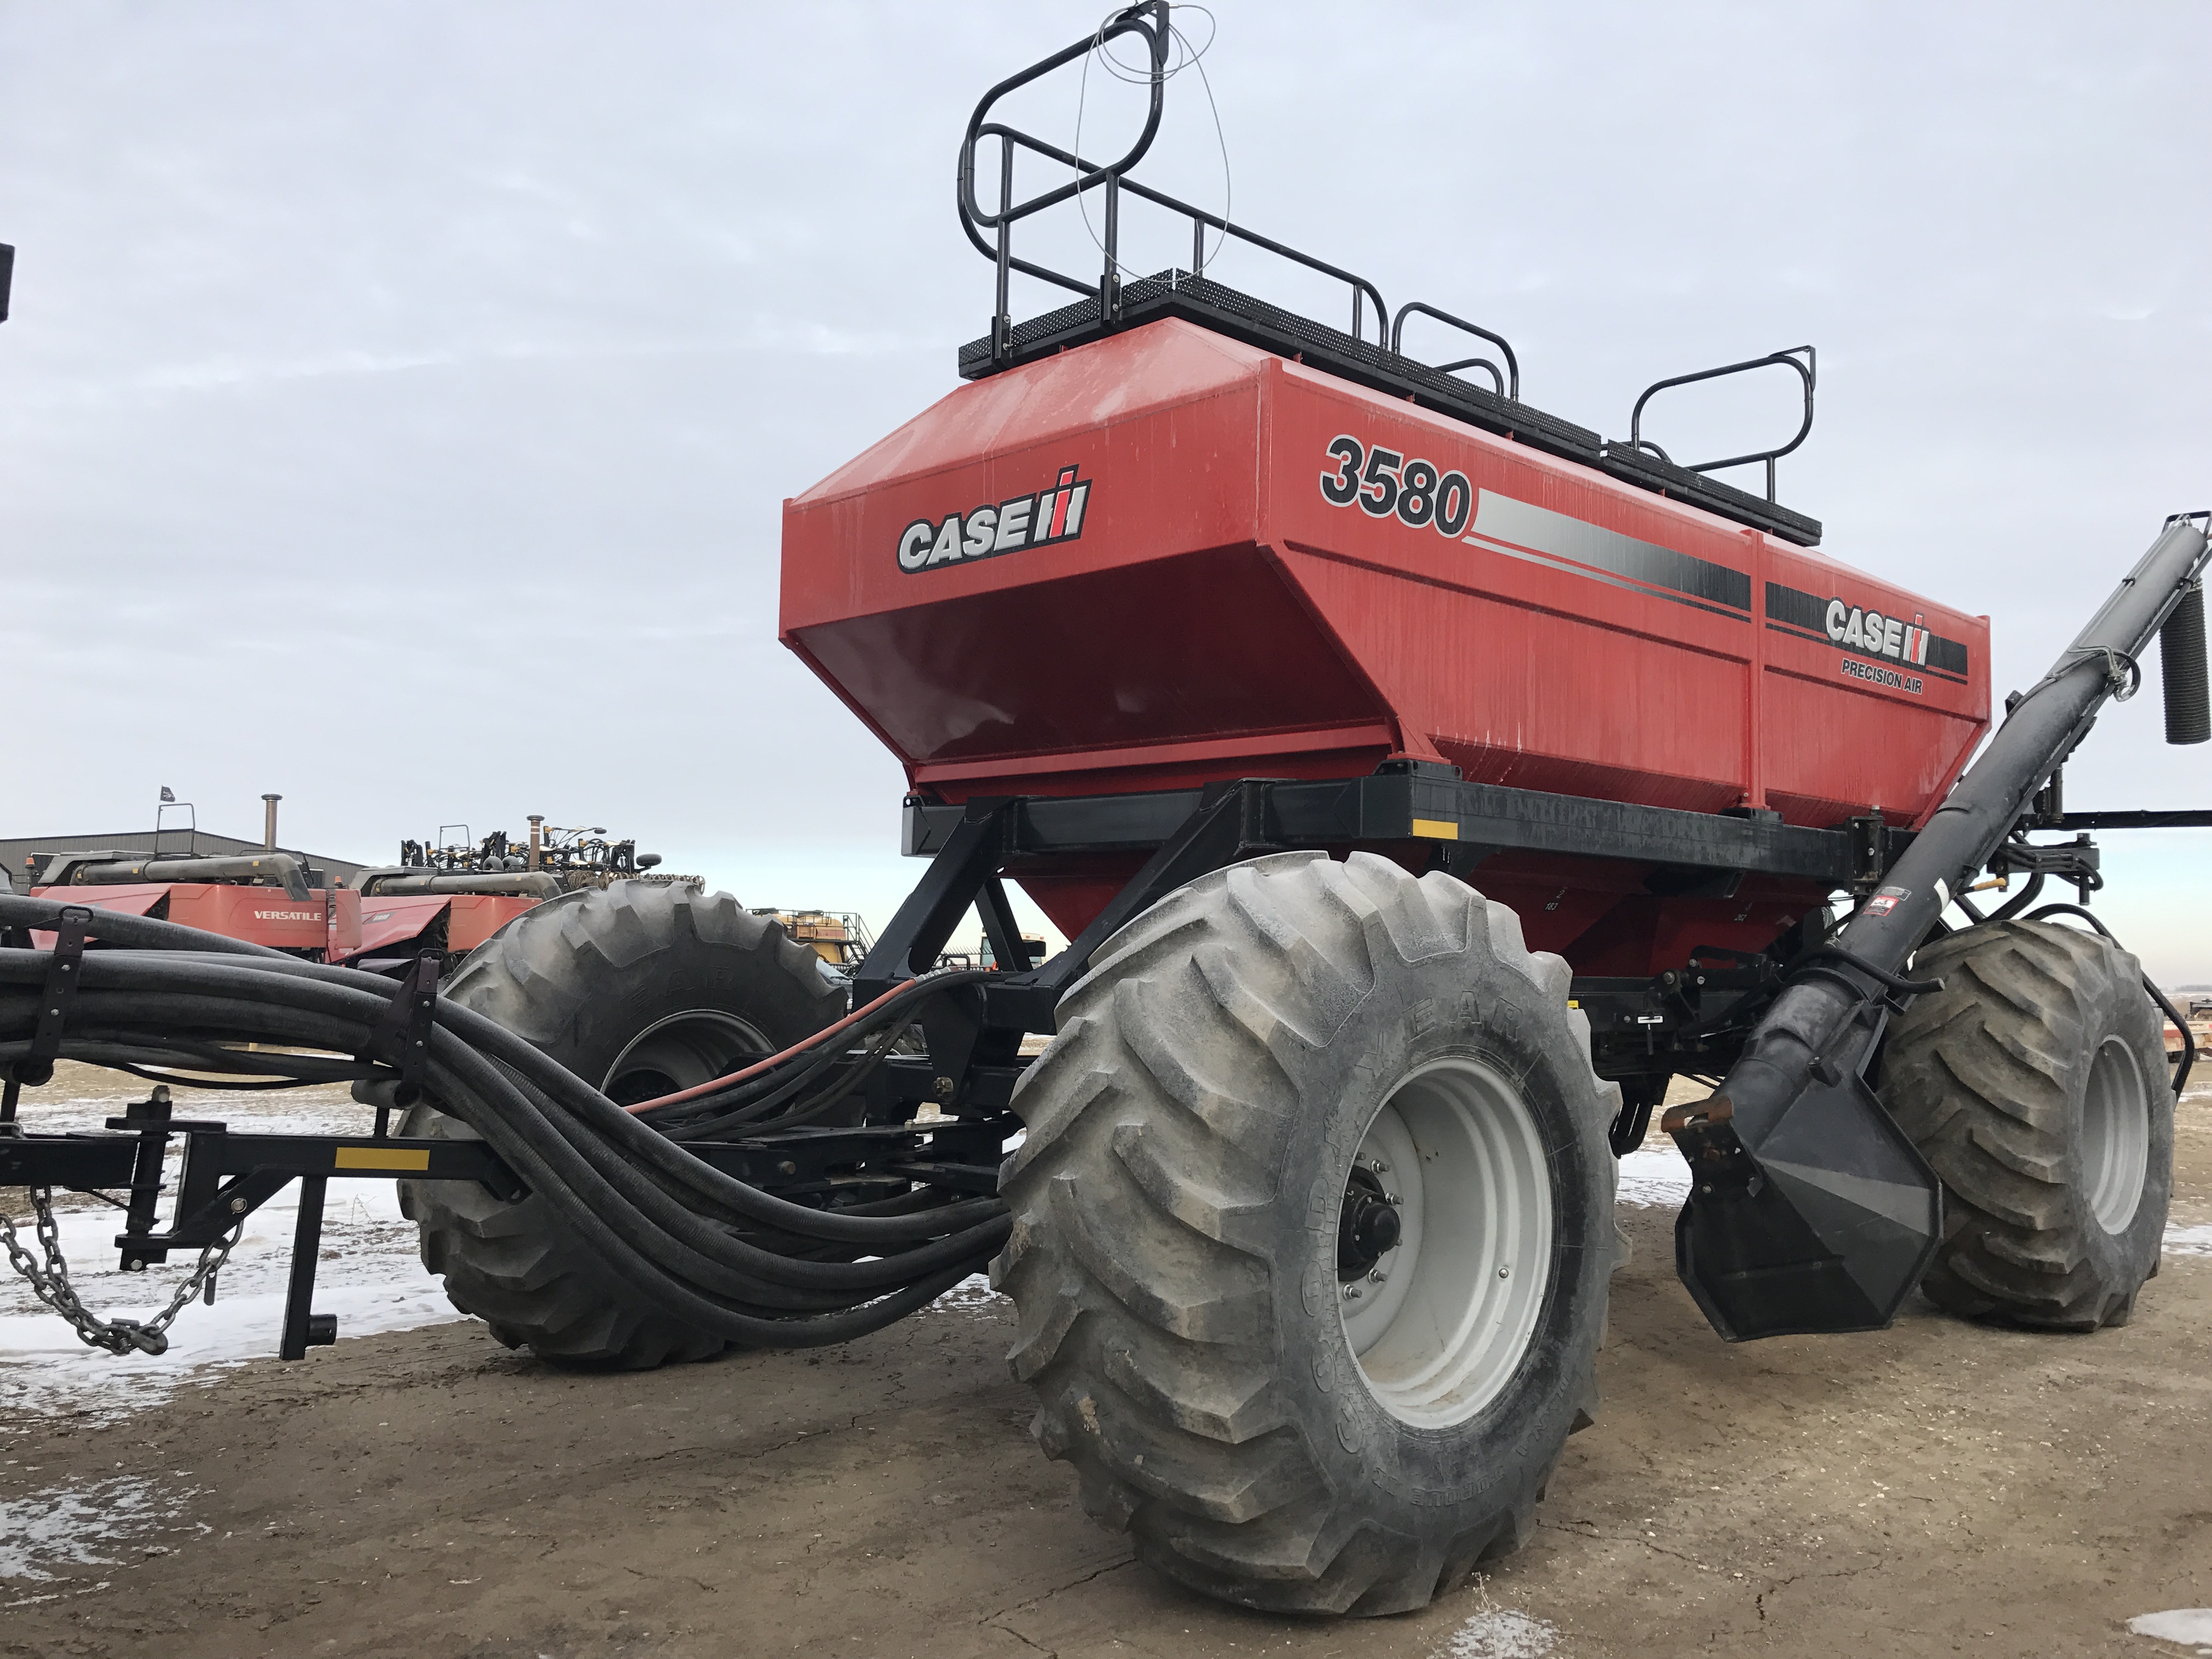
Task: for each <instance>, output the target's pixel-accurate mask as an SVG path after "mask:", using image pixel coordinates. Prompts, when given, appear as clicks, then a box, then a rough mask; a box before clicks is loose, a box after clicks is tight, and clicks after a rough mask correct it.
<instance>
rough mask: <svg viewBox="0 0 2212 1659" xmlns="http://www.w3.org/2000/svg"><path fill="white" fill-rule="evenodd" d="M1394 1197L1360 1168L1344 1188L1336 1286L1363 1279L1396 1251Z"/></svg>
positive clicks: (1398, 1228) (1400, 1229) (1400, 1231)
mask: <svg viewBox="0 0 2212 1659" xmlns="http://www.w3.org/2000/svg"><path fill="white" fill-rule="evenodd" d="M1396 1199H1397V1194H1395V1193H1392V1192H1389V1191H1386V1190H1385V1189H1384V1188H1383V1179H1382V1177H1381V1176H1378V1175H1376V1173H1375V1171H1374V1170H1370V1169H1369V1168H1367V1167H1366V1166H1364V1165H1361V1166H1360V1167H1358V1168H1356V1169H1354V1170H1352V1179H1351V1180H1349V1181H1347V1182H1345V1186H1344V1210H1343V1213H1342V1214H1341V1215H1340V1217H1339V1218H1338V1219H1337V1225H1336V1277H1337V1279H1338V1281H1339V1282H1340V1283H1346V1284H1348V1283H1350V1282H1351V1281H1352V1280H1353V1279H1364V1278H1365V1277H1366V1276H1367V1275H1368V1274H1369V1273H1372V1272H1373V1271H1374V1270H1375V1265H1376V1263H1377V1262H1379V1261H1382V1260H1383V1257H1384V1256H1386V1255H1389V1253H1390V1252H1391V1251H1392V1250H1394V1249H1397V1247H1398V1241H1399V1239H1400V1238H1401V1237H1403V1236H1404V1233H1405V1223H1404V1222H1403V1221H1402V1220H1401V1219H1400V1218H1399V1215H1398V1208H1397V1204H1396Z"/></svg>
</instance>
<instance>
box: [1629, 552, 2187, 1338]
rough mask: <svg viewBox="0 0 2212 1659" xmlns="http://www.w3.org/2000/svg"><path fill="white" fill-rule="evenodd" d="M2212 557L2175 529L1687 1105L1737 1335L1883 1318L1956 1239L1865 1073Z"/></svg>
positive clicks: (1692, 1149) (1693, 1259)
mask: <svg viewBox="0 0 2212 1659" xmlns="http://www.w3.org/2000/svg"><path fill="white" fill-rule="evenodd" d="M2208 553H2212V543H2208V542H2207V540H2206V538H2205V534H2204V531H2203V528H2202V527H2200V526H2199V525H2197V523H2195V522H2193V521H2192V520H2191V519H2188V518H2176V519H2173V520H2169V521H2168V522H2167V524H2166V528H2165V530H2164V531H2163V532H2161V533H2160V536H2159V538H2158V539H2157V540H2156V541H2154V543H2153V544H2151V547H2150V550H2149V551H2148V552H2147V553H2145V554H2144V555H2143V556H2142V560H2141V561H2140V562H2138V563H2137V564H2136V567H2135V568H2134V569H2133V570H2132V571H2130V573H2129V574H2128V575H2127V577H2126V578H2125V580H2123V581H2122V582H2121V583H2120V585H2119V586H2118V588H2117V589H2115V590H2114V591H2113V592H2112V596H2111V598H2109V599H2106V601H2105V603H2104V605H2103V606H2102V607H2101V608H2100V610H2099V611H2097V614H2096V615H2095V616H2094V617H2093V618H2092V619H2091V620H2090V622H2089V623H2088V625H2087V627H2086V628H2084V629H2082V630H2081V634H2080V635H2078V636H2077V637H2076V638H2075V641H2074V642H2073V644H2071V645H2070V646H2069V647H2067V649H2066V650H2065V652H2064V653H2062V654H2061V655H2060V657H2059V659H2058V660H2057V662H2056V663H2055V664H2054V665H2052V667H2051V671H2050V672H2049V673H2048V674H2046V675H2045V676H2044V678H2042V679H2041V680H2040V681H2039V682H2038V683H2037V684H2036V685H2035V686H2034V687H2033V689H2032V690H2029V691H2028V692H2027V695H2026V696H2023V697H2021V698H2020V699H2018V700H2017V701H2016V702H2014V704H2013V705H2012V708H2011V710H2010V712H2009V714H2008V715H2007V716H2006V718H2005V720H2004V721H2003V723H2002V725H2001V726H1999V727H1998V728H1997V731H1996V734H1995V735H1994V736H1993V737H1991V738H1990V742H1989V745H1988V747H1987V748H1986V749H1985V750H1984V751H1983V753H1982V755H1981V757H1980V758H1979V759H1978V760H1977V761H1976V762H1975V763H1973V765H1972V767H1971V768H1969V769H1968V770H1967V771H1966V775H1964V776H1963V777H1961V778H1960V780H1959V782H1958V784H1957V786H1956V787H1954V789H1953V790H1952V792H1951V794H1950V797H1949V799H1948V800H1946V801H1945V803H1944V804H1943V805H1942V806H1941V807H1939V808H1938V809H1937V810H1936V812H1935V813H1934V815H1933V816H1932V817H1930V818H1929V822H1928V824H1927V827H1926V828H1925V829H1923V830H1921V832H1920V833H1919V835H1918V836H1917V838H1916V839H1915V840H1914V841H1913V842H1912V844H1911V847H1910V848H1907V849H1906V850H1905V853H1904V854H1902V855H1901V856H1900V857H1899V859H1898V860H1897V862H1896V863H1895V864H1894V865H1893V866H1890V868H1889V870H1888V871H1887V872H1886V874H1885V876H1884V878H1883V882H1882V885H1881V889H1880V890H1879V891H1878V892H1877V893H1876V894H1875V896H1873V897H1872V898H1871V899H1869V901H1868V902H1866V903H1865V904H1864V905H1863V906H1862V907H1861V908H1860V910H1859V912H1858V914H1857V916H1856V917H1854V918H1853V919H1852V921H1851V922H1850V925H1849V926H1848V927H1845V928H1844V930H1843V932H1842V933H1841V934H1840V935H1839V936H1838V939H1836V941H1835V944H1834V945H1833V946H1832V947H1830V948H1829V950H1828V951H1826V953H1820V952H1815V953H1814V955H1813V956H1812V957H1808V959H1807V965H1806V966H1805V967H1804V968H1802V969H1801V970H1800V972H1799V975H1798V976H1797V977H1796V980H1795V981H1794V982H1793V983H1791V984H1790V986H1789V987H1787V988H1786V989H1784V991H1783V992H1782V994H1780V995H1779V996H1778V997H1777V998H1776V999H1775V1001H1774V1005H1773V1006H1772V1007H1771V1008H1770V1009H1769V1010H1768V1011H1767V1012H1766V1015H1765V1018H1763V1019H1761V1020H1760V1021H1759V1024H1758V1026H1757V1027H1756V1028H1755V1029H1754V1030H1753V1033H1752V1036H1751V1037H1750V1039H1749V1040H1748V1041H1747V1042H1746V1043H1745V1045H1744V1048H1743V1051H1742V1054H1741V1056H1740V1057H1739V1058H1738V1060H1736V1063H1735V1066H1733V1067H1731V1068H1730V1069H1729V1073H1728V1074H1727V1076H1726V1077H1724V1078H1723V1079H1722V1081H1721V1085H1720V1086H1719V1088H1718V1089H1717V1090H1716V1091H1714V1093H1713V1095H1712V1096H1711V1098H1710V1099H1708V1100H1705V1101H1702V1102H1699V1103H1696V1104H1694V1105H1689V1106H1682V1107H1677V1108H1676V1109H1674V1110H1673V1111H1670V1112H1669V1113H1668V1115H1667V1116H1666V1119H1665V1120H1664V1121H1663V1123H1662V1127H1664V1128H1665V1129H1666V1130H1667V1131H1668V1133H1671V1134H1672V1135H1673V1136H1674V1141H1675V1144H1676V1145H1677V1146H1680V1148H1681V1151H1682V1153H1683V1156H1684V1157H1685V1158H1687V1159H1688V1160H1689V1162H1690V1167H1691V1170H1692V1176H1693V1180H1692V1190H1691V1193H1690V1196H1689V1199H1688V1200H1687V1201H1686V1203H1685V1204H1684V1206H1683V1207H1682V1212H1681V1214H1680V1217H1679V1218H1677V1220H1676V1223H1675V1233H1674V1239H1675V1265H1676V1267H1677V1270H1678V1271H1679V1272H1680V1275H1681V1279H1682V1282H1683V1284H1684V1285H1686V1286H1687V1287H1688V1289H1689V1291H1690V1293H1691V1295H1692V1297H1695V1298H1696V1299H1697V1302H1698V1305H1699V1307H1700V1308H1702V1309H1703V1310H1705V1316H1706V1318H1707V1319H1709V1320H1710V1321H1711V1322H1712V1325H1713V1328H1714V1329H1716V1330H1717V1331H1718V1332H1719V1333H1720V1334H1721V1335H1723V1337H1726V1338H1727V1339H1729V1340H1731V1341H1740V1340H1746V1339H1747V1338H1752V1337H1759V1336H1778V1335H1783V1334H1790V1333H1793V1332H1801V1331H1847V1330H1866V1329H1874V1328H1879V1327H1881V1326H1882V1325H1886V1324H1887V1323H1888V1322H1889V1321H1890V1319H1891V1318H1892V1317H1893V1316H1894V1315H1895V1313H1896V1311H1897V1309H1898V1307H1899V1304H1901V1303H1902V1302H1903V1300H1904V1298H1905V1296H1906V1295H1907V1294H1908V1293H1909V1292H1910V1291H1911V1290H1912V1288H1913V1286H1914V1285H1916V1284H1917V1283H1918V1281H1919V1278H1920V1274H1921V1273H1922V1272H1923V1270H1924V1269H1925V1267H1927V1264H1928V1261H1929V1257H1930V1255H1932V1254H1933V1251H1934V1249H1935V1247H1936V1241H1937V1239H1938V1238H1939V1237H1940V1236H1941V1231H1942V1210H1941V1198H1940V1191H1939V1188H1938V1184H1937V1182H1936V1176H1935V1175H1934V1173H1933V1172H1932V1171H1930V1170H1929V1169H1928V1167H1927V1165H1926V1164H1925V1162H1924V1161H1923V1159H1922V1158H1920V1156H1919V1153H1918V1152H1917V1150H1915V1148H1914V1147H1913V1146H1912V1145H1911V1142H1910V1141H1908V1140H1907V1139H1905V1136H1904V1135H1903V1134H1902V1133H1900V1132H1899V1129H1898V1128H1897V1126H1896V1125H1895V1124H1894V1123H1893V1121H1891V1120H1890V1118H1889V1115H1888V1114H1887V1112H1886V1111H1885V1110H1884V1109H1882V1107H1881V1103H1880V1101H1879V1100H1878V1099H1877V1098H1876V1097H1875V1093H1874V1091H1872V1089H1870V1088H1869V1086H1868V1085H1867V1083H1866V1082H1865V1080H1864V1079H1863V1078H1862V1077H1861V1076H1860V1071H1861V1068H1862V1066H1863V1062H1864V1060H1865V1059H1866V1057H1867V1055H1868V1054H1869V1052H1870V1051H1871V1049H1872V1048H1873V1045H1874V1041H1875V1038H1876V1037H1877V1036H1879V1034H1880V1031H1881V1022H1882V1021H1883V1020H1884V1019H1885V1018H1887V1012H1888V1009H1889V1007H1890V1006H1893V1005H1892V1003H1891V1001H1890V1000H1889V999H1893V998H1899V997H1909V996H1910V995H1911V994H1912V993H1911V989H1910V988H1909V987H1910V984H1911V982H1910V981H1901V980H1899V978H1898V977H1897V975H1898V972H1899V969H1900V968H1901V967H1902V965H1903V964H1904V963H1905V960H1906V958H1907V957H1909V956H1910V955H1911V952H1912V951H1913V950H1914V949H1915V948H1916V947H1917V945H1919V944H1920V943H1921V942H1922V941H1923V939H1926V938H1927V936H1928V933H1929V929H1930V928H1931V927H1933V926H1934V925H1935V923H1936V920H1937V918H1938V917H1939V916H1940V915H1941V914H1942V911H1943V909H1944V908H1946V907H1947V906H1948V904H1949V903H1950V902H1951V899H1952V896H1954V894H1956V893H1958V892H1959V891H1960V890H1962V889H1964V888H1965V887H1966V886H1967V885H1968V884H1971V883H1972V880H1973V879H1974V878H1975V876H1976V874H1977V873H1978V872H1979V871H1980V870H1981V869H1982V867H1983V866H1984V865H1985V864H1986V863H1987V862H1988V860H1989V859H1990V855H1991V854H1994V853H1995V852H1996V849H1997V848H1998V847H1999V846H2000V845H2001V844H2002V842H2004V840H2005V838H2006V837H2007V836H2008V835H2009V834H2010V833H2011V832H2012V829H2013V827H2014V825H2015V823H2018V822H2019V820H2020V817H2021V814H2022V813H2023V812H2025V811H2027V808H2028V805H2029V802H2030V800H2031V799H2032V798H2033V795H2034V793H2035V792H2036V791H2037V790H2038V789H2039V788H2040V787H2042V786H2043V785H2044V783H2045V782H2046V781H2048V780H2049V778H2050V776H2051V773H2052V772H2053V771H2054V770H2056V769H2057V767H2058V766H2059V765H2060V764H2061V763H2063V762H2064V760H2065V759H2066V757H2068V756H2069V754H2071V753H2072V752H2073V750H2075V747H2076V746H2077V745H2078V744H2080V743H2081V740H2082V739H2083V738H2085V737H2087V735H2088V732H2089V728H2090V727H2091V726H2093V724H2094V723H2095V721H2096V718H2097V714H2098V712H2099V711H2100V709H2101V708H2103V707H2104V705H2105V702H2106V700H2107V699H2109V698H2111V697H2112V696H2113V695H2114V694H2115V693H2116V692H2120V691H2122V690H2124V689H2126V688H2130V684H2131V682H2132V681H2133V680H2134V678H2136V676H2137V674H2138V673H2139V671H2138V669H2137V668H2136V659H2137V658H2138V656H2139V655H2140V653H2142V650H2143V649H2144V647H2146V646H2148V644H2149V642H2150V641H2151V639H2152V638H2153V636H2154V635H2156V634H2157V632H2158V630H2159V629H2160V626H2161V625H2162V624H2163V623H2165V621H2166V617H2168V616H2169V615H2170V614H2171V613H2172V611H2173V608H2174V607H2175V605H2178V604H2179V603H2180V601H2181V599H2182V595H2183V593H2184V592H2185V589H2186V588H2187V587H2188V586H2189V585H2190V584H2191V582H2193V581H2195V580H2197V578H2198V576H2199V575H2200V574H2202V572H2203V568H2204V566H2205V563H2206V561H2207V556H2208Z"/></svg>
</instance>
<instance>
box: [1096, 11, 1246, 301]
mask: <svg viewBox="0 0 2212 1659" xmlns="http://www.w3.org/2000/svg"><path fill="white" fill-rule="evenodd" d="M1123 11H1124V8H1122V7H1120V6H1116V7H1115V8H1114V9H1113V10H1111V11H1109V12H1108V13H1107V14H1106V15H1105V16H1103V18H1101V19H1100V20H1099V22H1098V27H1097V31H1096V32H1095V33H1093V34H1092V36H1091V50H1090V51H1089V52H1085V54H1084V55H1083V74H1082V78H1081V80H1080V82H1079V83H1078V85H1077V88H1076V94H1075V142H1074V143H1073V144H1072V145H1071V146H1070V147H1069V148H1070V149H1072V150H1073V153H1074V154H1075V155H1078V156H1080V155H1082V154H1083V116H1084V111H1085V106H1086V105H1087V104H1088V103H1089V101H1090V94H1091V59H1092V58H1097V60H1098V64H1099V66H1100V67H1101V68H1102V69H1103V70H1105V72H1106V73H1107V74H1109V75H1110V76H1113V77H1114V78H1115V80H1117V81H1120V82H1122V83H1123V84H1125V85H1127V86H1150V85H1151V84H1152V64H1151V61H1150V59H1149V58H1147V59H1146V61H1145V62H1143V63H1140V64H1125V63H1123V62H1121V59H1119V58H1116V57H1115V56H1114V52H1113V48H1112V44H1111V42H1109V40H1107V39H1106V30H1107V28H1108V27H1109V25H1111V24H1112V23H1113V21H1114V20H1115V19H1116V18H1117V17H1120V16H1121V15H1123ZM1179 11H1193V12H1196V13H1198V14H1199V15H1200V16H1202V17H1204V18H1205V19H1206V43H1205V45H1203V46H1193V45H1192V44H1191V40H1190V37H1189V36H1188V34H1186V33H1183V31H1182V27H1180V26H1179V25H1178V24H1177V23H1176V21H1175V16H1174V14H1175V13H1176V12H1179ZM1220 29H1221V26H1220V22H1219V21H1218V19H1216V18H1215V16H1214V15H1213V14H1212V11H1210V10H1208V9H1206V7H1204V6H1202V5H1199V4H1196V3H1194V0H1176V3H1174V4H1172V5H1170V8H1169V17H1168V38H1169V40H1170V42H1171V44H1172V45H1173V46H1174V48H1175V53H1176V55H1175V57H1174V58H1173V60H1172V61H1171V62H1170V63H1169V64H1166V65H1165V66H1164V67H1163V69H1162V70H1161V71H1160V80H1161V82H1163V83H1165V82H1169V81H1172V80H1173V79H1175V77H1176V76H1178V75H1180V74H1182V72H1183V70H1187V69H1194V70H1197V71H1198V80H1199V84H1200V86H1202V87H1204V88H1206V108H1207V109H1208V110H1209V111H1210V112H1212V116H1213V137H1214V142H1215V143H1217V144H1218V145H1219V147H1220V149H1221V218H1222V222H1224V223H1225V224H1226V223H1228V222H1230V208H1231V204H1232V203H1233V201H1234V199H1235V198H1234V193H1233V192H1234V181H1233V180H1232V179H1231V174H1230V170H1229V137H1228V134H1227V133H1226V132H1225V131H1224V130H1223V128H1222V125H1221V106H1220V105H1219V104H1218V103H1217V102H1216V101H1215V100H1214V96H1213V82H1212V80H1211V79H1209V78H1208V77H1207V76H1206V65H1205V64H1204V63H1203V62H1202V61H1201V60H1202V59H1203V58H1205V56H1206V53H1207V52H1211V51H1212V50H1213V42H1214V38H1215V36H1216V35H1218V33H1220ZM1075 206H1076V210H1077V211H1078V212H1079V213H1080V214H1081V215H1082V216H1083V228H1084V230H1085V233H1086V234H1088V235H1089V236H1090V238H1091V246H1093V247H1096V248H1097V250H1098V251H1099V252H1101V253H1102V254H1103V253H1104V252H1106V244H1105V241H1104V240H1103V238H1102V237H1101V236H1100V235H1099V234H1098V232H1097V228H1095V227H1094V226H1093V225H1092V224H1091V206H1090V204H1089V203H1087V202H1085V200H1084V191H1083V190H1082V189H1079V190H1077V191H1076V192H1075ZM1228 241H1229V238H1228V235H1227V233H1225V232H1218V231H1217V232H1216V233H1215V240H1214V244H1213V251H1212V252H1211V253H1208V254H1206V257H1205V258H1203V259H1202V260H1201V261H1200V263H1201V264H1206V265H1212V264H1213V263H1214V261H1215V260H1216V259H1218V258H1219V257H1220V253H1221V250H1222V249H1223V248H1224V247H1225V246H1227V245H1228ZM1202 245H1203V244H1202V242H1201V246H1202ZM1113 259H1114V276H1115V280H1116V281H1119V280H1120V279H1121V276H1123V275H1124V273H1125V270H1126V268H1125V267H1124V266H1123V265H1122V264H1121V256H1120V254H1119V253H1118V252H1117V253H1115V255H1114V256H1113Z"/></svg>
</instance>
